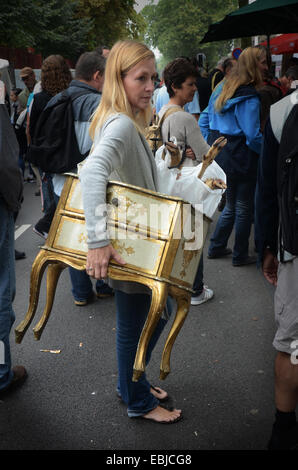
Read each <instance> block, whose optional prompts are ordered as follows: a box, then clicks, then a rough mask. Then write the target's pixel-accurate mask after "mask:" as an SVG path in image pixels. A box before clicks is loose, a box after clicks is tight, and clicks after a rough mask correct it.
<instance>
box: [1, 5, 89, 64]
mask: <svg viewBox="0 0 298 470" xmlns="http://www.w3.org/2000/svg"><path fill="white" fill-rule="evenodd" d="M77 4H78V2H77V1H75V0H47V2H44V1H41V0H26V2H23V1H22V0H10V1H9V2H6V1H5V0H1V9H0V44H2V45H7V46H10V47H29V46H30V47H34V48H35V50H36V52H40V53H41V54H42V56H43V57H46V56H48V55H50V54H61V55H63V56H65V57H68V58H70V59H75V58H76V57H77V56H78V55H79V54H80V53H81V51H83V50H84V49H85V48H86V45H87V42H86V38H87V35H88V32H89V30H90V29H91V27H92V25H93V21H92V19H90V18H80V17H79V16H78V15H77Z"/></svg>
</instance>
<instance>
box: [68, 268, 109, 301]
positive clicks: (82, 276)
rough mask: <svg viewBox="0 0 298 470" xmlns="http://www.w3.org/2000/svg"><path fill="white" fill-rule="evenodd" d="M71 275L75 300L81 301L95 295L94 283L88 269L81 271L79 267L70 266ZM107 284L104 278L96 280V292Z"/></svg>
mask: <svg viewBox="0 0 298 470" xmlns="http://www.w3.org/2000/svg"><path fill="white" fill-rule="evenodd" d="M69 276H70V280H71V285H72V289H71V292H72V295H73V297H74V299H75V300H78V301H80V302H82V301H84V300H88V299H90V298H91V297H92V296H93V285H92V281H91V279H90V277H89V276H88V274H87V273H86V271H79V270H78V269H74V268H69ZM104 284H105V282H104V281H103V280H102V279H99V280H97V281H96V292H99V291H100V288H101V287H102V286H103V285H104Z"/></svg>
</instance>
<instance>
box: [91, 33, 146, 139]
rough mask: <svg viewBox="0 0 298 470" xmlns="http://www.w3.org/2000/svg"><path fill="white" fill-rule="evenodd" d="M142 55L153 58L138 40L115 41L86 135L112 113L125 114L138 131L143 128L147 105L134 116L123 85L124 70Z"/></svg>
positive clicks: (142, 56)
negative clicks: (96, 105) (100, 94)
mask: <svg viewBox="0 0 298 470" xmlns="http://www.w3.org/2000/svg"><path fill="white" fill-rule="evenodd" d="M146 59H154V54H153V52H152V51H151V50H150V49H149V48H148V47H147V46H146V45H145V44H142V43H140V42H137V41H129V40H127V41H118V42H117V43H116V44H115V45H114V46H113V47H112V49H111V51H110V53H109V55H108V58H107V63H106V68H105V81H104V86H103V91H102V97H101V101H100V103H99V105H98V108H97V109H96V111H95V113H94V114H93V117H92V121H91V125H90V136H91V138H92V139H93V140H94V135H95V132H96V130H97V129H98V128H100V127H102V125H103V124H104V122H105V121H106V120H107V118H108V117H109V116H111V115H112V114H115V113H123V114H126V115H127V116H129V117H130V118H131V119H132V121H133V122H134V124H135V126H136V128H137V130H138V131H139V132H143V131H144V129H145V127H146V126H147V125H148V123H149V121H150V119H151V112H152V111H151V105H150V104H149V105H148V107H147V108H146V109H145V110H144V111H140V112H139V113H138V114H137V116H134V114H133V111H132V108H131V105H130V103H129V101H128V99H127V96H126V93H125V89H124V85H123V78H124V77H125V74H126V73H127V72H128V71H129V70H130V69H131V68H132V67H134V66H135V65H136V64H138V63H139V62H141V61H142V60H146Z"/></svg>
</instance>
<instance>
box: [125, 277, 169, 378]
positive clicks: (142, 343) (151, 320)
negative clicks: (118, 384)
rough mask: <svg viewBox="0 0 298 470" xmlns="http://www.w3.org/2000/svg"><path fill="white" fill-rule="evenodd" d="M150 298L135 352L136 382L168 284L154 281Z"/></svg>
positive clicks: (162, 307) (160, 313)
mask: <svg viewBox="0 0 298 470" xmlns="http://www.w3.org/2000/svg"><path fill="white" fill-rule="evenodd" d="M151 288H152V300H151V306H150V310H149V312H148V316H147V319H146V322H145V324H144V327H143V330H142V333H141V336H140V339H139V344H138V349H137V352H136V357H135V362H134V367H133V378H132V380H133V382H137V381H138V380H139V378H140V377H141V375H142V374H143V372H144V371H145V362H146V352H147V348H148V344H149V341H150V339H151V336H152V334H153V332H154V330H155V328H156V326H157V324H158V322H159V320H160V317H161V315H162V312H163V310H164V308H165V304H166V300H167V297H168V286H167V284H166V283H164V282H160V281H154V283H153V284H151Z"/></svg>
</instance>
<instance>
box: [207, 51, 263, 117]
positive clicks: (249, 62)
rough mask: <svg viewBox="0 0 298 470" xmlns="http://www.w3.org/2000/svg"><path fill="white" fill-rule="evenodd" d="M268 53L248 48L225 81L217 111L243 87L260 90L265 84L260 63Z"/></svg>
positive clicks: (217, 103) (217, 102) (216, 105)
mask: <svg viewBox="0 0 298 470" xmlns="http://www.w3.org/2000/svg"><path fill="white" fill-rule="evenodd" d="M265 54H266V53H265V52H264V50H263V49H261V48H259V47H247V48H246V49H244V51H243V52H241V54H240V56H239V59H238V60H237V64H236V65H235V67H234V68H233V69H232V72H231V74H230V75H229V77H228V78H226V79H225V81H224V84H223V87H222V91H221V93H220V95H219V97H218V98H217V100H216V102H215V109H216V111H220V110H221V109H222V108H223V106H224V105H225V103H226V102H227V101H228V100H229V99H230V98H232V96H233V95H234V93H235V91H236V90H237V88H238V87H239V86H241V85H250V84H251V85H253V86H254V87H255V88H258V87H260V86H261V85H262V83H263V78H262V74H261V71H260V69H259V62H260V61H261V59H262V58H263V57H264V55H265Z"/></svg>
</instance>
